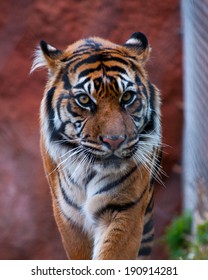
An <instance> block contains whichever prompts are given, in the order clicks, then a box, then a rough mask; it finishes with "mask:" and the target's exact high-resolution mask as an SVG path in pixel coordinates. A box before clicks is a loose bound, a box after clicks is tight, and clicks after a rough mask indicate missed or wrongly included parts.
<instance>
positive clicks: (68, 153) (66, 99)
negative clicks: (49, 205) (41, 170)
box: [33, 33, 160, 170]
mask: <svg viewBox="0 0 208 280" xmlns="http://www.w3.org/2000/svg"><path fill="white" fill-rule="evenodd" d="M40 47H41V48H40V50H39V51H38V52H37V57H36V60H35V61H34V64H33V70H34V69H35V68H37V67H40V66H46V67H48V70H49V81H48V84H47V87H46V93H45V97H44V99H43V102H42V108H41V116H42V118H41V122H42V130H43V135H44V137H45V141H46V146H47V148H48V151H49V153H50V154H51V156H52V158H54V160H56V161H57V159H58V158H59V159H60V157H64V160H65V159H66V160H67V158H68V159H71V160H72V162H75V161H79V162H82V163H83V164H84V163H86V162H87V165H88V166H89V165H90V164H92V165H94V166H100V167H101V168H103V167H105V168H111V169H112V168H116V170H118V169H119V168H121V167H125V166H126V165H128V164H131V163H132V162H137V163H138V164H140V163H141V162H142V161H144V160H145V159H148V157H149V153H151V149H152V147H153V145H152V146H151V145H150V144H151V142H155V141H157V137H159V136H158V135H159V130H160V125H159V111H158V112H157V110H158V109H157V108H158V107H159V106H158V103H159V97H158V93H157V89H156V88H155V87H154V86H153V85H152V84H151V83H150V82H149V80H148V76H147V73H146V71H145V69H144V65H145V62H146V60H147V58H148V55H149V50H150V48H149V45H148V41H147V38H146V37H145V35H144V34H142V33H134V34H133V35H132V36H131V37H130V39H129V40H128V41H127V42H126V43H125V44H124V45H116V44H113V43H111V42H109V41H107V40H103V39H100V38H96V37H95V38H94V37H93V38H89V39H86V40H80V41H78V42H76V43H74V44H72V45H70V46H69V47H68V48H67V49H66V50H65V51H64V52H61V51H59V50H57V49H55V48H54V47H52V46H50V45H48V44H47V43H45V42H44V41H42V42H41V44H40ZM150 136H152V137H150ZM153 139H154V140H153ZM158 140H159V139H158ZM144 143H148V145H146V146H145V148H144ZM152 144H153V143H152ZM144 149H145V152H144Z"/></svg>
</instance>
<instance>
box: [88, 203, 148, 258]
mask: <svg viewBox="0 0 208 280" xmlns="http://www.w3.org/2000/svg"><path fill="white" fill-rule="evenodd" d="M98 219H99V220H98V226H97V228H96V231H95V242H94V250H93V259H99V260H119V259H120V260H124V259H125V260H134V259H136V258H137V255H138V252H139V248H140V243H141V238H142V232H143V222H144V213H143V209H142V207H141V205H136V206H134V207H132V208H131V209H128V210H123V211H119V212H114V213H110V212H106V213H104V214H103V215H102V216H100V217H99V218H98ZM109 220H111V221H110V223H109ZM108 223H109V224H108Z"/></svg>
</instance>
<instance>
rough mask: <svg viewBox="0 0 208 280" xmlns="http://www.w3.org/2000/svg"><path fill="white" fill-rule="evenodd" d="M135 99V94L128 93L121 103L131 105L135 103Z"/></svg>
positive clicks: (124, 95)
mask: <svg viewBox="0 0 208 280" xmlns="http://www.w3.org/2000/svg"><path fill="white" fill-rule="evenodd" d="M134 97H135V94H134V93H133V92H131V91H127V92H125V93H124V94H123V96H122V99H121V101H122V102H123V103H124V104H130V103H131V102H132V101H133V99H134Z"/></svg>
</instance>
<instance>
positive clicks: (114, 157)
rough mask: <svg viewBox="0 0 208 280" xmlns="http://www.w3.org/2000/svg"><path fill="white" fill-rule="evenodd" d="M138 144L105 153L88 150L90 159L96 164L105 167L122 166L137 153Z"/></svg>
mask: <svg viewBox="0 0 208 280" xmlns="http://www.w3.org/2000/svg"><path fill="white" fill-rule="evenodd" d="M137 149H138V144H137V143H136V144H135V145H133V146H131V147H127V148H123V149H121V150H115V151H110V150H109V151H103V150H100V149H99V150H97V149H96V150H95V149H89V148H86V151H87V153H88V155H89V157H91V158H93V162H94V163H98V164H104V165H121V164H122V163H125V162H127V161H128V160H130V159H131V158H132V157H133V156H134V155H135V153H136V152H137Z"/></svg>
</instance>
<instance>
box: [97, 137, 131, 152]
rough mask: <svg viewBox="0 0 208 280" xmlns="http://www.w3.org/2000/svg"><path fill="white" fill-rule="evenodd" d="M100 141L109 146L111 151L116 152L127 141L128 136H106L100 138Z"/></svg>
mask: <svg viewBox="0 0 208 280" xmlns="http://www.w3.org/2000/svg"><path fill="white" fill-rule="evenodd" d="M100 139H101V141H102V142H103V143H104V144H107V145H108V146H109V147H110V148H111V150H114V151H115V150H117V149H118V148H119V146H120V145H121V144H122V143H123V142H124V141H125V140H126V136H123V135H104V136H100Z"/></svg>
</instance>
